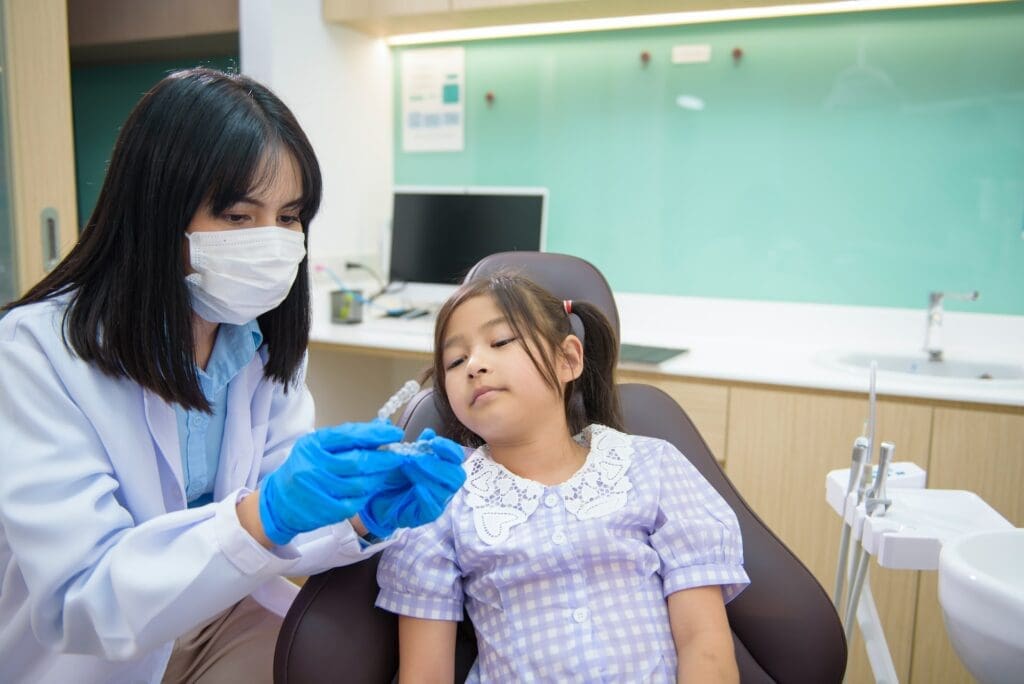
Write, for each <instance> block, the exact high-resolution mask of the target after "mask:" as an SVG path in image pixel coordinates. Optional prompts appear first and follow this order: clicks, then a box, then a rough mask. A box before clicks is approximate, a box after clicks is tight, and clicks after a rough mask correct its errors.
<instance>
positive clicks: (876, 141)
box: [394, 3, 1024, 314]
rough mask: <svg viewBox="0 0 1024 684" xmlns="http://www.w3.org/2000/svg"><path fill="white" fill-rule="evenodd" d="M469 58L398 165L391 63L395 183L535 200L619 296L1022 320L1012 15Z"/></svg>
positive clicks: (1017, 10)
mask: <svg viewBox="0 0 1024 684" xmlns="http://www.w3.org/2000/svg"><path fill="white" fill-rule="evenodd" d="M680 44H708V45H710V46H711V49H712V56H711V61H710V62H709V63H705V64H672V63H671V60H670V53H671V49H672V47H673V46H675V45H680ZM736 47H739V48H741V50H742V51H743V54H742V57H741V58H740V59H739V61H735V60H734V59H733V57H732V51H733V49H734V48H736ZM465 48H466V98H467V104H466V146H465V150H464V151H462V152H454V153H452V152H446V153H403V152H402V149H401V121H400V115H401V114H400V105H401V98H400V93H399V91H398V88H399V87H400V85H399V84H400V82H401V79H400V78H399V73H398V65H399V61H400V60H399V59H398V58H397V57H398V55H399V53H400V52H401V50H398V49H396V51H395V53H396V54H395V56H396V59H395V60H394V61H395V65H396V72H395V84H396V86H395V88H396V91H395V130H396V140H395V150H396V151H395V182H396V183H399V184H430V185H540V186H546V187H548V188H549V190H550V205H549V211H548V244H547V247H548V249H549V250H551V251H559V252H570V253H574V254H578V255H580V256H583V257H585V258H587V259H589V260H591V261H593V262H594V263H595V264H596V265H597V266H598V267H599V268H600V269H601V270H602V271H603V272H604V273H605V275H606V276H607V277H608V279H609V281H610V282H611V284H612V286H613V287H614V288H615V289H617V290H620V291H634V292H654V293H663V294H674V295H695V296H709V297H732V298H745V299H764V300H784V301H802V302H826V303H835V304H857V305H870V306H900V307H923V306H924V305H925V304H926V302H927V293H928V291H929V290H949V291H959V290H972V289H977V290H980V291H981V295H982V299H981V301H979V302H976V303H973V304H959V305H958V304H955V303H952V302H951V303H950V307H951V308H961V309H963V310H970V311H985V312H993V313H1010V314H1024V4H1021V3H1012V4H999V5H986V6H971V7H955V8H940V9H921V10H907V11H891V12H873V13H856V14H845V15H833V16H819V17H799V18H789V19H772V20H758V21H743V22H729V23H718V24H705V25H690V26H679V27H670V28H657V29H644V30H633V31H608V32H600V33H589V34H574V35H561V36H547V37H535V38H521V39H506V40H495V41H486V42H468V43H466V44H465ZM403 49H410V50H411V49H417V48H403ZM643 51H648V52H649V53H650V55H651V60H650V62H649V63H648V64H647V65H646V66H644V65H643V63H642V62H641V59H640V55H641V53H642V52H643ZM488 91H491V92H493V93H494V96H495V99H494V102H493V104H490V105H488V104H487V102H486V101H485V93H487V92H488ZM681 96H682V98H683V99H682V100H680V97H681ZM680 102H682V104H683V105H686V106H680ZM701 104H703V109H700V108H699V107H700V106H701Z"/></svg>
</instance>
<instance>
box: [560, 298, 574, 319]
mask: <svg viewBox="0 0 1024 684" xmlns="http://www.w3.org/2000/svg"><path fill="white" fill-rule="evenodd" d="M562 308H564V309H565V314H566V315H567V316H568V315H569V314H571V313H572V300H571V299H563V300H562Z"/></svg>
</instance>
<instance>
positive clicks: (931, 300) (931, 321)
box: [924, 290, 980, 361]
mask: <svg viewBox="0 0 1024 684" xmlns="http://www.w3.org/2000/svg"><path fill="white" fill-rule="evenodd" d="M979 296H980V293H979V292H978V291H977V290H974V291H973V292H962V293H959V292H929V293H928V320H927V321H926V323H927V325H926V327H925V331H924V350H925V351H926V352H928V360H929V361H942V300H943V299H960V300H963V301H966V302H973V301H975V300H976V299H978V297H979Z"/></svg>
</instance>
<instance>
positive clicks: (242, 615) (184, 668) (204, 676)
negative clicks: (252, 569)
mask: <svg viewBox="0 0 1024 684" xmlns="http://www.w3.org/2000/svg"><path fill="white" fill-rule="evenodd" d="M280 631H281V618H280V617H279V616H277V615H275V614H274V613H272V612H270V611H269V610H267V609H266V608H264V607H263V606H261V605H260V604H259V603H257V602H256V600H255V599H253V598H252V597H251V596H247V597H245V598H244V599H242V600H241V601H239V602H238V603H236V604H235V605H233V606H232V607H230V608H228V609H227V610H226V611H224V612H223V613H221V614H220V615H218V616H217V617H215V618H214V619H213V620H212V621H210V622H208V623H206V624H205V625H202V626H200V627H198V628H196V629H194V630H192V631H191V632H189V633H188V634H185V635H183V636H182V637H180V638H178V639H177V640H176V641H175V642H174V651H173V652H172V653H171V660H170V662H168V663H167V671H166V672H165V673H164V679H163V681H164V684H179V683H180V684H216V683H219V682H230V683H232V684H234V683H235V682H245V683H246V684H262V683H263V682H266V684H272V682H273V680H274V647H275V646H276V645H277V634H278V632H280Z"/></svg>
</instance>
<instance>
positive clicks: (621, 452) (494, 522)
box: [463, 424, 633, 545]
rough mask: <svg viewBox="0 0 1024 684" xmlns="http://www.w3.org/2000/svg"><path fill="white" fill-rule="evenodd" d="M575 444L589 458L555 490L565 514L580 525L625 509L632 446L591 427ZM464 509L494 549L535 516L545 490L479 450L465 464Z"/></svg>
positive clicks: (613, 434) (609, 432)
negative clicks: (470, 511) (587, 448)
mask: <svg viewBox="0 0 1024 684" xmlns="http://www.w3.org/2000/svg"><path fill="white" fill-rule="evenodd" d="M574 439H575V440H576V441H577V442H578V443H579V444H581V445H583V446H586V445H587V443H588V442H589V444H590V452H589V453H588V454H587V460H586V462H585V463H584V464H583V467H581V468H580V469H579V470H578V471H576V473H575V474H574V475H573V476H572V477H571V478H569V479H568V480H566V481H565V482H563V483H562V484H560V485H557V487H558V490H559V492H561V494H562V499H563V500H564V501H565V508H566V510H568V511H569V512H570V513H572V514H573V515H574V516H576V518H577V519H579V520H587V519H590V518H598V517H601V516H603V515H607V514H609V513H612V512H614V511H617V510H619V509H620V508H622V507H623V506H625V505H626V501H627V500H628V492H629V490H630V489H632V488H633V484H632V483H631V482H630V481H629V478H628V477H627V476H626V471H628V470H629V466H630V464H631V463H632V462H633V444H632V442H631V440H630V438H629V436H628V435H624V434H622V433H621V432H618V431H616V430H613V429H611V428H608V427H605V426H603V425H596V424H595V425H591V426H589V427H587V428H585V429H584V430H583V432H581V433H580V434H579V435H577V436H576V437H574ZM465 467H466V470H467V471H468V474H467V476H466V484H465V485H463V487H465V489H466V492H467V493H466V503H467V504H468V505H469V507H470V508H472V509H473V522H474V524H475V526H476V533H477V535H478V536H479V537H480V539H481V541H483V542H484V543H486V544H489V545H494V544H499V543H501V542H503V541H505V540H506V539H507V538H508V535H509V533H510V532H511V531H512V528H513V527H515V526H516V525H519V524H521V523H523V522H526V520H527V519H529V517H530V515H531V514H533V512H534V511H535V510H537V504H538V503H540V497H541V494H543V493H544V489H545V487H544V485H542V484H541V483H539V482H535V481H533V480H529V479H526V478H524V477H520V476H518V475H516V474H515V473H513V472H511V471H510V470H508V469H507V468H505V467H504V466H503V465H501V464H500V463H497V462H495V461H494V460H493V459H491V456H490V450H489V449H488V448H487V446H486V445H485V446H482V447H480V448H479V449H477V450H476V451H474V452H473V453H472V454H471V455H470V457H469V458H468V459H466V465H465Z"/></svg>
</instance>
